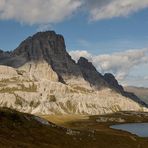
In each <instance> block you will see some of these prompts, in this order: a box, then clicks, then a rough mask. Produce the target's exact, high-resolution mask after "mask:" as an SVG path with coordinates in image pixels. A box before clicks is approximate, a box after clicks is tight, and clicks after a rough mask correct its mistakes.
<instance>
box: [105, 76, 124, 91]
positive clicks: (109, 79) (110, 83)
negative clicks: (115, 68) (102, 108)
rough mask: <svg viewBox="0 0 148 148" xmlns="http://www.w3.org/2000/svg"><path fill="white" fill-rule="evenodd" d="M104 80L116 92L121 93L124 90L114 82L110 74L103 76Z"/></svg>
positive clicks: (113, 77) (114, 79)
mask: <svg viewBox="0 0 148 148" xmlns="http://www.w3.org/2000/svg"><path fill="white" fill-rule="evenodd" d="M104 80H105V81H107V83H108V84H109V85H110V87H112V88H114V89H115V90H117V91H118V92H123V91H124V89H123V87H122V86H121V85H119V83H118V81H117V80H116V78H115V76H114V75H113V74H111V73H106V74H104Z"/></svg>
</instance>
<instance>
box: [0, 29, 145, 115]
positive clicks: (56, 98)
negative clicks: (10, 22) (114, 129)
mask: <svg viewBox="0 0 148 148" xmlns="http://www.w3.org/2000/svg"><path fill="white" fill-rule="evenodd" d="M0 65H1V66H0V82H1V83H0V106H5V107H11V108H15V109H17V110H19V111H23V112H29V113H39V114H49V113H51V114H64V113H76V114H103V113H108V112H115V111H119V110H147V109H146V107H147V105H146V104H145V103H144V102H142V101H141V100H140V99H139V98H138V97H136V96H135V95H134V94H131V93H127V92H125V91H124V89H123V87H122V86H120V85H119V84H118V82H117V80H116V79H115V77H114V76H113V75H112V74H105V75H104V76H103V75H102V74H101V73H99V72H98V71H97V70H96V68H95V67H94V66H93V64H92V63H91V62H89V61H88V60H87V59H85V58H83V57H81V58H80V59H79V60H78V63H76V62H75V61H74V60H73V59H72V58H71V56H70V55H69V54H68V52H67V51H66V46H65V41H64V38H63V36H61V35H58V34H56V33H55V32H54V31H47V32H39V33H36V34H35V35H33V36H32V37H28V38H27V39H26V40H24V41H23V42H22V43H21V44H20V45H19V46H18V47H17V48H16V49H15V50H13V51H12V52H4V51H0Z"/></svg>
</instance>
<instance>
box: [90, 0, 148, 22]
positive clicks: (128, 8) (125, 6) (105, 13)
mask: <svg viewBox="0 0 148 148" xmlns="http://www.w3.org/2000/svg"><path fill="white" fill-rule="evenodd" d="M87 6H88V8H89V10H90V11H89V12H90V19H91V20H93V21H96V20H101V19H109V18H113V17H125V16H128V15H130V14H132V13H134V12H137V11H139V10H142V9H144V8H147V7H148V0H94V1H93V2H92V1H90V0H88V1H87Z"/></svg>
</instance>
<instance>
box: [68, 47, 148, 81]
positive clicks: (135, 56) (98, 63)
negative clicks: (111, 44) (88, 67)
mask: <svg viewBox="0 0 148 148" xmlns="http://www.w3.org/2000/svg"><path fill="white" fill-rule="evenodd" d="M70 55H71V56H72V58H73V59H74V60H78V59H79V57H81V56H83V57H86V58H88V59H89V60H90V61H91V62H92V63H93V64H94V65H95V67H96V68H97V69H98V71H100V72H102V73H106V72H111V73H113V74H115V76H116V78H117V79H118V80H120V81H122V80H124V79H125V78H126V77H127V76H128V75H129V73H130V72H131V71H132V69H133V68H135V67H139V68H140V65H142V64H146V63H148V49H139V50H127V51H125V52H118V53H113V54H104V55H92V54H90V53H88V52H87V51H79V50H77V51H71V52H70Z"/></svg>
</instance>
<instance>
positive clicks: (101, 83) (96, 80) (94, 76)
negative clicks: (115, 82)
mask: <svg viewBox="0 0 148 148" xmlns="http://www.w3.org/2000/svg"><path fill="white" fill-rule="evenodd" d="M78 66H79V67H80V69H81V72H82V74H83V77H84V79H85V80H86V81H88V82H89V83H90V84H91V86H92V87H95V88H96V89H103V88H106V87H109V85H108V83H107V82H106V81H105V80H104V78H103V76H102V75H101V74H100V73H99V72H98V71H97V70H96V68H95V67H94V66H93V64H92V63H91V62H89V61H88V60H87V59H86V58H84V57H81V58H80V59H79V60H78Z"/></svg>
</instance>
